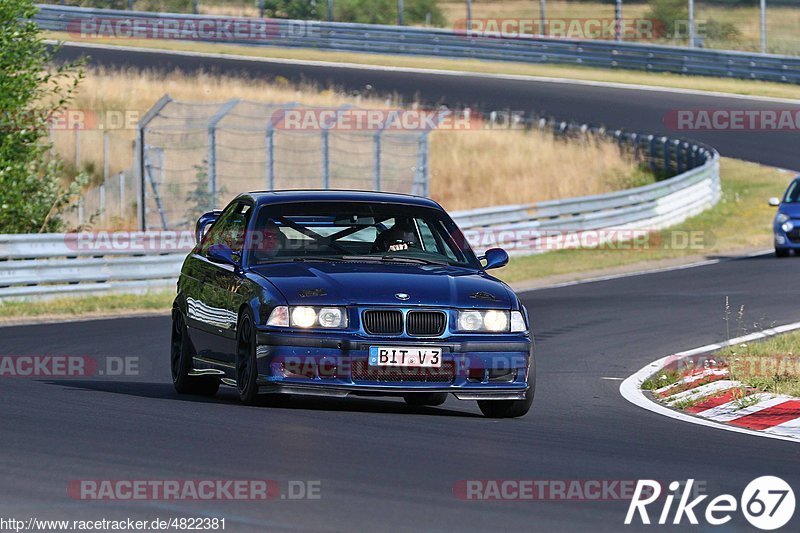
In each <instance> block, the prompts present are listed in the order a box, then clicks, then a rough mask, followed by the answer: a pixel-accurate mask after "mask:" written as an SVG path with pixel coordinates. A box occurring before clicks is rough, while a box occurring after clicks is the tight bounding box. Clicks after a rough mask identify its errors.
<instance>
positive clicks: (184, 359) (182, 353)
mask: <svg viewBox="0 0 800 533" xmlns="http://www.w3.org/2000/svg"><path fill="white" fill-rule="evenodd" d="M193 357H194V350H193V349H192V343H191V342H190V341H189V335H188V334H187V332H186V322H185V321H184V320H183V314H181V312H180V311H179V310H178V309H173V310H172V339H171V343H170V367H171V370H172V384H173V385H174V386H175V390H176V391H177V392H178V393H180V394H199V395H201V396H214V395H215V394H216V393H217V391H218V390H219V379H217V378H215V377H210V376H191V375H189V372H191V370H192V359H193Z"/></svg>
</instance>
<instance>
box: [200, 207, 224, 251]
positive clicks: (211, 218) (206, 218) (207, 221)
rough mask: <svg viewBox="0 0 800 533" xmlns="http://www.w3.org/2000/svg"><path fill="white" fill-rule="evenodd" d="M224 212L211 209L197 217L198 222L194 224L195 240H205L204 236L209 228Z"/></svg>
mask: <svg viewBox="0 0 800 533" xmlns="http://www.w3.org/2000/svg"><path fill="white" fill-rule="evenodd" d="M221 214H222V210H220V209H215V210H214V211H209V212H208V213H203V214H202V215H201V216H200V218H198V219H197V224H195V226H194V240H195V242H197V243H198V244H199V243H200V241H202V240H203V237H204V236H205V234H206V231H208V228H210V227H211V225H212V224H213V223H214V222H216V221H217V219H218V218H219V216H220V215H221Z"/></svg>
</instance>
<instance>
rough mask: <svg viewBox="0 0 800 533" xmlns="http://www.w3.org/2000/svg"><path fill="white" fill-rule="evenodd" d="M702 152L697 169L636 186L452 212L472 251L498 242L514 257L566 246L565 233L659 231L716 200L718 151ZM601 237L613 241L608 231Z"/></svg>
mask: <svg viewBox="0 0 800 533" xmlns="http://www.w3.org/2000/svg"><path fill="white" fill-rule="evenodd" d="M707 155H708V159H707V161H706V162H705V163H704V164H703V165H702V166H700V167H697V168H694V169H692V170H689V171H687V172H684V173H683V174H680V175H678V176H675V177H674V178H670V179H667V180H664V181H659V182H656V183H653V184H650V185H645V186H643V187H637V188H635V189H627V190H624V191H618V192H613V193H609V194H601V195H595V196H583V197H579V198H567V199H564V200H554V201H547V202H538V203H533V204H522V205H510V206H500V207H494V208H481V209H473V210H470V211H460V212H455V213H452V216H453V219H454V220H455V221H456V222H457V223H458V225H459V226H460V227H461V228H462V229H463V230H464V233H465V235H466V237H467V239H468V240H469V241H470V242H471V243H472V245H473V248H475V249H476V250H478V251H483V250H484V249H486V248H491V247H494V246H500V247H503V248H506V249H507V250H508V251H509V252H510V253H512V254H517V255H531V254H535V253H540V252H544V251H548V250H552V249H555V248H565V247H566V248H569V247H570V246H569V245H564V244H563V243H564V241H565V240H566V239H564V238H563V237H564V236H565V235H567V234H575V235H576V236H577V237H580V236H581V235H582V234H586V233H587V232H596V231H597V230H639V231H640V232H650V231H653V230H659V229H663V228H666V227H668V226H672V225H675V224H679V223H681V222H683V221H685V220H686V219H688V218H690V217H692V216H694V215H697V214H699V213H701V212H702V211H704V210H706V209H708V208H709V207H712V206H713V205H715V204H716V203H717V202H718V201H719V198H720V195H721V186H720V178H719V154H717V153H716V152H715V151H710V152H708V154H707ZM487 234H489V238H487ZM626 235H627V236H626ZM606 238H607V239H612V240H613V239H615V237H613V236H611V234H610V233H609V234H608V236H607V237H606ZM620 238H621V239H630V234H629V233H627V234H625V233H623V236H622V237H620ZM553 241H555V243H554V242H553ZM578 241H580V239H577V240H576V239H572V240H571V242H578Z"/></svg>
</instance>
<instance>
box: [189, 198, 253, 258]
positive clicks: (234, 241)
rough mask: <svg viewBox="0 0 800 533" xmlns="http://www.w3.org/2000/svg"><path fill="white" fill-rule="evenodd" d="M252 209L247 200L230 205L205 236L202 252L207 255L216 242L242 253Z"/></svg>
mask: <svg viewBox="0 0 800 533" xmlns="http://www.w3.org/2000/svg"><path fill="white" fill-rule="evenodd" d="M251 211H252V206H251V205H250V204H248V203H245V202H239V203H237V204H235V205H232V206H229V207H228V208H227V209H226V210H225V211H224V212H223V213H222V214H221V215H220V217H219V220H217V221H216V222H215V223H214V225H213V226H212V227H211V229H210V230H209V231H208V233H206V235H205V237H203V244H202V245H201V247H200V253H201V254H203V255H205V254H206V253H207V252H208V248H209V247H210V246H212V245H214V244H227V245H228V246H230V248H231V249H232V250H233V251H234V252H239V253H241V252H242V250H243V248H244V236H245V231H246V230H247V223H248V221H249V219H250V212H251Z"/></svg>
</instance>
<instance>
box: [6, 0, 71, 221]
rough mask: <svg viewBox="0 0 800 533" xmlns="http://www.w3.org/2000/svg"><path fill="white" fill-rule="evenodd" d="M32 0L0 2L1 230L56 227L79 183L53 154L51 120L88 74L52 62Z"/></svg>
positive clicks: (50, 51)
mask: <svg viewBox="0 0 800 533" xmlns="http://www.w3.org/2000/svg"><path fill="white" fill-rule="evenodd" d="M36 9H37V8H36V6H35V4H34V3H33V0H14V1H3V2H0V25H2V26H1V27H0V233H30V232H41V231H57V230H58V229H60V227H61V221H60V219H59V217H58V213H59V212H60V211H61V210H62V209H63V208H64V207H65V206H66V205H67V204H68V202H69V200H70V198H71V197H72V196H74V194H75V192H77V190H78V188H79V187H80V180H78V181H73V182H71V183H65V182H64V181H63V180H62V166H61V163H60V162H59V160H58V159H57V158H53V157H50V155H49V143H47V142H45V140H46V138H47V127H48V121H50V120H52V118H53V117H54V116H57V114H58V113H60V112H61V111H63V110H64V109H65V106H66V105H67V102H68V101H69V98H70V97H71V96H72V94H73V92H74V91H75V88H76V87H77V85H78V83H79V82H80V80H81V79H82V78H83V71H82V70H81V69H80V66H79V65H76V64H67V65H61V66H58V67H51V66H50V60H51V58H52V54H53V51H52V50H51V49H49V48H48V46H47V44H45V42H44V41H43V39H42V37H41V36H40V34H39V28H38V26H37V25H36V23H35V22H34V21H33V15H34V14H35V13H36Z"/></svg>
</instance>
